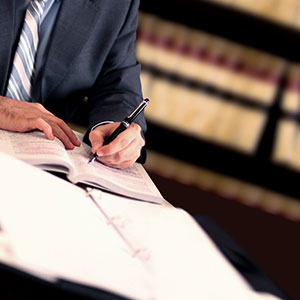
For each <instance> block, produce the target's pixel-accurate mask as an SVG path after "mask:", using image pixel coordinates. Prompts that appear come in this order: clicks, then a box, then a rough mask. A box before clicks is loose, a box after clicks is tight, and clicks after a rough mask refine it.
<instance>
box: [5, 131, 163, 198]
mask: <svg viewBox="0 0 300 300" xmlns="http://www.w3.org/2000/svg"><path fill="white" fill-rule="evenodd" d="M77 136H78V138H79V140H81V142H82V135H81V134H79V133H77ZM0 152H5V153H7V154H10V155H12V156H14V157H16V158H18V159H21V160H23V161H25V162H27V163H29V164H32V165H34V166H37V167H39V168H41V169H43V170H47V171H55V172H61V173H65V174H67V177H68V179H69V180H70V181H71V182H73V183H78V182H81V183H85V184H88V185H92V186H94V187H98V188H102V189H106V190H109V191H112V192H115V193H118V194H120V195H124V196H127V197H131V198H135V199H139V200H144V201H149V202H154V203H161V201H162V196H161V194H160V192H159V191H158V189H157V188H156V186H155V185H154V183H153V182H152V180H151V178H150V177H149V175H148V174H147V172H146V171H145V170H144V168H143V166H142V165H141V164H138V163H135V164H134V165H133V167H131V168H127V169H125V170H118V169H114V168H110V167H107V166H105V165H103V164H101V163H100V162H98V161H95V162H94V163H92V164H88V161H89V159H90V158H91V157H92V152H91V148H90V147H89V146H88V145H86V144H85V143H83V142H82V143H81V146H80V147H75V149H74V150H66V149H65V148H64V146H63V144H62V143H61V142H60V141H59V140H58V139H55V140H53V141H51V140H47V139H46V138H45V136H44V134H43V133H42V132H39V131H34V132H29V133H16V132H9V131H5V130H0Z"/></svg>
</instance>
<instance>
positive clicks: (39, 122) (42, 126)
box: [31, 118, 54, 140]
mask: <svg viewBox="0 0 300 300" xmlns="http://www.w3.org/2000/svg"><path fill="white" fill-rule="evenodd" d="M31 122H32V125H33V127H34V128H32V129H39V130H41V131H43V132H44V134H45V136H46V138H47V139H48V140H53V139H54V135H53V131H52V127H51V126H50V125H49V124H48V123H47V122H46V121H45V120H43V119H42V118H37V119H32V121H31Z"/></svg>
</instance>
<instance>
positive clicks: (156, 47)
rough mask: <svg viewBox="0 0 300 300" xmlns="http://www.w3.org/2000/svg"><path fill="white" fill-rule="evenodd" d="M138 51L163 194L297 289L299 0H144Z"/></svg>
mask: <svg viewBox="0 0 300 300" xmlns="http://www.w3.org/2000/svg"><path fill="white" fill-rule="evenodd" d="M136 54H137V59H138V61H139V62H140V63H141V65H142V73H141V82H142V88H143V93H144V97H148V98H149V99H150V100H151V101H150V104H149V105H148V107H147V108H146V111H145V114H146V118H147V122H148V132H147V135H146V139H147V146H148V159H147V162H146V165H145V167H146V169H147V171H148V172H149V174H150V176H151V177H152V179H153V181H154V182H155V184H156V185H157V186H158V188H159V189H160V191H161V193H162V194H163V196H164V197H165V199H166V200H167V201H169V202H170V203H171V204H172V205H174V206H176V207H181V208H183V209H185V210H187V211H188V212H189V213H190V214H192V215H198V214H208V215H210V216H211V217H213V218H214V219H215V220H216V222H217V223H218V224H219V225H220V226H221V227H222V228H223V229H224V230H225V231H226V232H228V233H229V234H230V235H231V236H232V237H233V238H234V239H235V240H236V241H237V242H238V243H239V244H240V245H241V246H242V248H244V249H245V250H246V252H248V254H249V255H250V256H251V257H252V258H253V259H254V260H255V261H256V262H257V263H258V265H259V266H260V267H261V268H262V269H264V271H265V272H266V273H267V274H269V275H270V276H271V277H272V279H273V280H274V281H275V282H277V283H278V285H279V286H280V287H281V288H282V289H283V290H285V291H286V293H287V294H288V295H290V297H291V298H292V299H300V288H299V277H300V259H299V256H300V242H299V236H300V200H299V199H300V130H299V129H300V128H299V120H300V0H259V1H253V0H210V1H208V0H207V1H205V0H140V10H139V26H138V31H137V39H136ZM75 121H76V120H75Z"/></svg>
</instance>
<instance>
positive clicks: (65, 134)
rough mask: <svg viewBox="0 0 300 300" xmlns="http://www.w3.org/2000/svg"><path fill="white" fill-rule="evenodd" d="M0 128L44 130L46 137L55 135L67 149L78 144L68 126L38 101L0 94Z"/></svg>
mask: <svg viewBox="0 0 300 300" xmlns="http://www.w3.org/2000/svg"><path fill="white" fill-rule="evenodd" d="M0 129H5V130H9V131H17V132H27V131H31V130H35V129H39V130H40V131H43V132H44V134H45V136H46V138H47V139H50V140H53V139H54V137H57V138H58V139H59V140H61V141H62V143H63V144H64V146H65V147H66V149H68V150H71V149H74V146H80V142H79V140H78V139H77V137H76V135H75V134H74V133H73V131H72V130H71V129H70V127H69V126H68V125H67V124H66V123H65V122H64V121H63V120H61V119H59V118H57V117H56V116H54V115H53V114H52V113H51V112H49V111H48V110H47V109H45V108H44V106H43V105H42V104H40V103H31V102H26V101H19V100H13V99H9V98H5V97H2V96H0Z"/></svg>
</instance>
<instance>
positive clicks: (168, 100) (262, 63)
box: [136, 13, 300, 162]
mask: <svg viewBox="0 0 300 300" xmlns="http://www.w3.org/2000/svg"><path fill="white" fill-rule="evenodd" d="M139 20H140V21H139V22H140V23H139V30H138V38H137V43H136V50H137V57H138V59H139V61H140V62H141V63H142V66H143V69H142V73H141V80H142V86H143V92H144V95H145V96H146V97H149V98H150V99H151V103H150V105H149V107H148V108H147V110H146V117H147V119H148V120H150V121H151V122H155V123H159V124H160V125H164V126H168V127H172V128H175V129H177V130H179V131H183V133H186V134H188V135H193V136H196V137H199V138H201V139H205V140H209V141H211V142H216V143H218V144H222V145H223V146H227V147H230V148H233V149H235V150H239V151H243V152H246V153H254V152H255V150H256V148H257V146H258V143H259V141H260V137H261V136H262V133H263V131H264V129H265V125H266V122H267V120H268V118H269V111H270V110H269V109H270V107H272V105H273V104H274V101H275V100H278V99H277V97H276V96H277V95H278V93H279V91H280V92H281V98H280V102H281V103H280V106H281V111H282V114H283V116H284V115H289V116H293V117H294V118H293V120H285V119H283V120H282V121H280V122H279V123H278V126H277V135H276V142H275V146H274V149H273V159H274V161H277V162H280V161H282V159H281V158H280V157H282V156H285V155H287V154H282V151H283V152H286V151H289V152H291V149H290V148H289V147H287V145H286V142H285V141H286V140H288V139H289V138H288V137H286V134H288V135H290V136H295V135H294V134H292V133H291V132H292V130H291V129H287V128H291V127H292V126H291V124H293V127H297V126H298V125H297V124H298V123H297V117H298V115H299V112H300V92H299V91H300V65H299V64H292V63H289V62H288V61H285V60H283V59H281V58H278V57H274V56H271V55H269V54H266V53H264V52H261V51H258V50H254V49H250V48H247V47H245V46H242V45H238V44H233V43H232V42H230V41H227V40H224V39H221V38H219V37H217V36H212V35H208V34H206V33H203V32H200V31H195V30H193V29H190V28H187V27H185V26H183V25H180V24H175V23H172V22H169V21H165V20H162V19H160V18H158V17H156V16H153V15H150V14H145V13H141V14H140V19H139ZM237 54H238V55H237ZM287 124H288V125H287ZM287 148H288V149H289V150H286V149H287ZM278 153H279V154H278Z"/></svg>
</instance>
